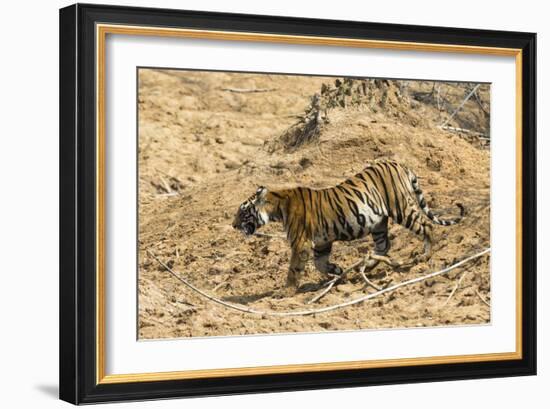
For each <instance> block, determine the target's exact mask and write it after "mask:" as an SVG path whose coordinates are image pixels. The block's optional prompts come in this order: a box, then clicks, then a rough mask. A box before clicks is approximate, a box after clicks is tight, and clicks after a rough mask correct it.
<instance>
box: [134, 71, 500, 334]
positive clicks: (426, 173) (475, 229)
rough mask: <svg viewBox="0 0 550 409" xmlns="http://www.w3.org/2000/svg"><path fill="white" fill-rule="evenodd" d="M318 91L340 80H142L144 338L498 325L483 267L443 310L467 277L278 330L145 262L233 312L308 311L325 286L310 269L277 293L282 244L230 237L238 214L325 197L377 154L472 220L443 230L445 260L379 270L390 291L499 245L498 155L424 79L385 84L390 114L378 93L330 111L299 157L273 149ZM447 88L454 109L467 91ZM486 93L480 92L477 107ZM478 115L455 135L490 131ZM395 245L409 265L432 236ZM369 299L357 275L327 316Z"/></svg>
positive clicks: (276, 229) (277, 229)
mask: <svg viewBox="0 0 550 409" xmlns="http://www.w3.org/2000/svg"><path fill="white" fill-rule="evenodd" d="M323 84H334V78H322V77H296V76H283V75H257V74H227V73H204V72H189V71H165V70H140V74H139V337H140V338H166V337H188V336H210V335H242V334H257V333H278V332H298V331H299V332H301V331H309V332H321V331H332V330H355V329H364V328H388V327H392V328H393V327H416V326H436V325H460V324H474V323H486V322H488V321H489V319H490V308H489V307H488V306H487V305H486V304H485V302H489V301H490V276H489V257H488V256H484V257H482V258H480V259H478V260H477V261H476V262H473V263H471V264H469V267H468V269H467V270H468V271H469V273H468V274H467V276H466V277H465V278H464V279H463V280H462V282H461V286H460V288H459V289H458V291H457V292H456V293H455V295H454V296H453V298H452V299H451V300H450V301H449V302H448V303H447V304H446V305H444V304H445V301H446V299H447V297H448V295H449V293H450V292H451V290H452V289H453V287H454V286H455V284H456V282H457V279H458V278H459V277H460V276H461V275H462V274H464V272H465V271H466V270H465V269H456V270H454V271H453V272H451V273H449V274H448V275H446V276H442V277H438V278H434V279H432V280H428V281H425V282H421V283H418V284H415V285H413V286H410V287H404V288H401V289H399V290H398V291H396V292H393V293H391V294H388V295H384V296H381V297H379V298H376V299H373V300H372V301H368V302H366V303H363V304H359V305H357V306H353V307H349V308H345V309H339V310H336V311H333V312H330V313H327V314H320V315H315V316H304V317H284V318H277V317H265V316H255V315H249V314H244V313H239V312H236V311H232V310H228V309H226V308H224V307H222V306H219V305H217V304H213V303H211V302H209V301H207V300H206V299H204V298H202V297H200V296H197V295H196V294H195V293H192V292H190V291H189V290H188V289H187V288H185V287H184V286H182V285H181V283H179V282H178V281H177V280H175V279H174V278H173V277H171V276H170V275H169V274H167V273H166V272H165V271H163V268H162V267H161V266H160V265H159V264H158V263H157V262H156V261H155V260H153V259H152V258H151V257H149V256H148V255H147V253H146V251H147V250H151V251H153V252H154V253H155V254H156V255H157V256H158V257H159V258H161V259H162V260H164V261H165V262H167V263H169V265H170V266H171V267H172V268H173V270H174V271H177V272H178V273H179V274H181V275H182V276H183V277H185V278H186V279H188V280H189V281H191V282H193V283H194V284H195V285H196V286H197V287H199V288H201V289H203V290H205V291H208V292H209V293H211V294H213V295H215V296H217V297H219V298H221V299H223V300H226V301H230V302H234V303H240V304H244V305H247V306H249V307H251V308H255V309H260V310H268V309H269V310H274V311H290V310H293V309H304V307H305V304H306V302H307V300H309V299H310V298H311V297H312V296H313V295H314V294H315V292H314V291H315V290H317V289H318V288H319V285H320V284H321V283H322V282H323V281H324V280H326V277H324V276H322V275H321V274H320V273H318V272H317V271H316V270H315V268H314V267H313V264H312V263H311V262H310V263H308V265H307V268H306V271H305V272H304V274H303V276H302V278H301V287H300V291H299V292H298V293H297V294H296V295H295V296H294V297H288V298H278V297H276V296H275V294H276V292H277V290H278V289H280V288H282V287H283V286H284V283H285V279H286V270H287V268H288V262H289V254H290V250H289V246H288V244H287V243H286V241H285V240H284V239H282V238H278V237H255V236H254V237H251V238H244V237H243V235H242V234H241V233H239V232H237V231H235V230H233V229H232V228H231V221H232V218H233V215H234V213H235V212H236V210H237V208H238V206H239V204H240V203H241V202H242V201H243V200H245V199H246V198H247V197H248V196H250V194H252V193H253V192H254V191H255V189H256V187H257V186H258V185H265V186H268V187H270V188H281V187H290V186H297V185H304V186H309V187H316V188H321V187H328V186H332V185H334V184H336V183H338V182H340V181H342V180H343V179H345V178H346V177H347V176H350V175H353V174H354V173H356V172H358V171H360V170H361V169H362V168H363V167H364V165H365V163H366V161H368V160H372V159H376V158H393V159H395V160H397V161H400V162H402V163H403V164H405V165H406V166H408V167H410V168H411V169H413V170H414V171H415V173H416V174H417V175H418V176H419V177H420V185H421V187H422V188H423V190H424V192H425V196H426V199H427V200H428V204H429V206H430V207H431V208H432V209H434V210H436V211H438V212H439V213H441V214H442V215H445V214H452V215H454V214H456V207H455V206H454V203H456V202H457V201H460V202H461V203H463V204H464V205H465V206H466V209H467V216H466V218H465V219H464V220H463V222H462V223H460V224H459V225H457V226H453V227H448V228H443V227H435V228H434V231H435V237H436V240H435V245H434V254H433V257H432V259H431V260H430V261H429V262H428V263H421V264H418V265H416V266H414V267H413V268H411V269H410V270H408V271H406V272H403V273H397V272H393V271H391V269H390V268H388V267H387V266H379V267H377V268H376V269H375V270H373V271H372V272H371V274H370V278H371V279H372V280H373V281H375V282H377V283H379V284H380V285H386V284H388V283H390V282H391V283H397V282H400V281H403V280H407V279H410V278H414V277H418V276H420V275H422V274H423V273H424V272H429V271H435V270H439V269H440V268H442V267H444V266H447V265H450V264H452V263H453V262H456V261H458V260H460V259H461V258H463V257H465V256H467V255H471V254H474V253H477V252H479V251H481V250H482V249H484V248H486V247H488V246H489V219H490V197H489V192H490V185H489V174H490V173H489V170H490V154H489V150H488V149H487V148H486V146H485V144H484V143H479V141H477V140H476V141H474V142H473V143H472V141H468V140H466V139H464V138H461V137H460V134H457V133H455V132H449V131H446V130H442V129H440V128H438V126H437V125H439V124H441V118H443V119H445V118H447V117H448V116H449V115H450V113H452V107H447V108H444V110H443V111H442V110H441V105H442V104H440V106H439V107H438V106H437V103H436V102H433V101H431V99H430V98H425V99H424V100H422V98H420V97H418V95H421V93H426V92H429V90H430V84H429V83H418V82H411V81H409V82H407V83H404V82H397V81H390V82H388V84H386V85H387V99H386V102H385V103H384V106H382V105H381V97H380V95H383V92H384V86H383V85H381V86H380V87H377V88H378V89H377V90H375V91H373V92H376V93H377V94H376V96H375V97H374V101H375V103H374V105H372V106H371V105H370V103H360V104H350V105H347V104H346V106H334V107H332V108H331V110H330V112H329V114H328V115H329V116H328V118H329V120H328V121H324V122H323V124H322V128H321V130H320V132H319V134H318V137H317V138H316V140H314V141H310V143H305V144H302V145H301V146H299V147H295V148H294V149H292V150H287V149H273V145H272V143H273V141H276V140H278V139H279V140H280V136H281V135H283V134H284V133H285V131H286V130H288V129H289V128H290V127H292V126H293V125H294V124H295V123H296V117H297V115H302V114H303V113H304V111H306V110H307V107H308V106H310V103H311V96H312V95H314V94H315V93H318V92H319V91H320V90H321V88H322V87H323ZM355 85H358V84H355ZM325 86H326V85H325ZM444 86H445V87H446V88H448V91H447V93H446V95H447V99H450V98H451V97H450V96H449V95H451V94H452V93H451V90H453V91H452V92H454V94H456V96H457V98H456V99H460V98H459V97H458V96H463V95H464V89H463V88H464V87H463V86H461V85H460V84H454V85H453V84H447V83H446V84H444ZM453 87H454V88H453ZM250 90H262V92H247V91H250ZM396 90H397V91H399V95H397V94H396V92H395V91H396ZM481 91H483V92H488V89H487V90H481V88H480V92H481ZM366 96H368V94H366ZM486 97H487V95H485V94H483V93H481V94H480V100H482V101H483V98H486ZM419 99H420V100H419ZM369 101H370V100H369ZM458 103H460V101H459V102H458ZM458 103H457V104H456V105H458ZM474 104H476V105H477V103H475V102H473V101H468V103H467V104H465V106H464V110H465V112H464V113H463V114H462V113H461V116H458V115H457V116H456V117H455V118H454V119H453V121H451V122H449V124H450V125H452V126H456V127H459V125H464V124H465V123H460V122H458V121H459V120H464V118H469V121H470V123H469V126H470V129H473V127H474V126H475V127H476V128H475V129H477V130H479V129H482V128H483V126H484V125H483V121H481V120H478V121H477V122H475V123H474V119H473V118H475V117H476V115H478V116H479V118H483V114H478V113H476V112H477V111H476V112H474V113H472V112H473V111H475V110H479V109H478V108H476V109H474V107H475V105H474ZM466 111H467V112H466ZM470 111H472V112H470ZM486 132H487V131H486ZM281 229H282V227H281V225H278V224H271V225H268V226H266V227H265V229H264V230H263V231H264V232H266V233H271V234H273V235H275V236H277V235H281V234H282V232H281ZM390 237H391V239H392V251H391V255H392V257H395V258H397V259H401V260H408V259H410V257H413V256H414V255H416V254H417V253H418V252H421V251H422V243H421V240H419V239H418V238H417V237H415V236H414V235H412V234H411V233H409V232H408V231H407V230H406V229H404V228H402V227H400V226H396V225H392V226H391V229H390ZM371 248H372V241H371V239H370V238H367V239H365V240H361V241H356V242H352V243H337V244H336V245H335V248H334V251H333V259H334V261H335V262H337V263H338V264H340V265H341V266H344V267H345V266H348V265H351V264H352V263H354V262H356V261H358V260H359V259H360V258H361V257H362V256H364V254H365V253H366V252H367V251H368V250H369V249H371ZM370 291H372V289H368V288H364V285H363V281H362V279H361V277H360V276H359V275H357V274H350V275H349V280H347V281H346V282H344V283H342V284H340V285H338V286H336V288H335V289H333V290H332V291H331V292H330V293H329V294H327V295H326V296H325V297H324V298H322V299H321V300H320V301H319V302H318V303H317V304H316V305H318V306H325V305H332V304H337V303H341V302H343V301H344V300H348V299H350V297H353V298H355V297H359V296H361V295H362V294H366V293H368V292H370Z"/></svg>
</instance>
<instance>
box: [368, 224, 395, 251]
mask: <svg viewBox="0 0 550 409" xmlns="http://www.w3.org/2000/svg"><path fill="white" fill-rule="evenodd" d="M371 235H372V239H373V240H374V253H375V254H377V255H379V256H385V255H386V254H388V251H390V247H391V243H390V240H389V238H388V218H387V217H384V218H382V220H381V221H380V222H379V223H377V224H376V225H375V226H374V227H373V228H372V231H371Z"/></svg>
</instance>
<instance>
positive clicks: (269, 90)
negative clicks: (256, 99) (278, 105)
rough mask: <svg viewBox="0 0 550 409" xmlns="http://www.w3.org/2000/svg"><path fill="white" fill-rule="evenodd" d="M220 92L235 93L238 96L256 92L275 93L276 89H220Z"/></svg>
mask: <svg viewBox="0 0 550 409" xmlns="http://www.w3.org/2000/svg"><path fill="white" fill-rule="evenodd" d="M222 91H227V92H236V93H238V94H252V93H256V92H271V91H277V88H222Z"/></svg>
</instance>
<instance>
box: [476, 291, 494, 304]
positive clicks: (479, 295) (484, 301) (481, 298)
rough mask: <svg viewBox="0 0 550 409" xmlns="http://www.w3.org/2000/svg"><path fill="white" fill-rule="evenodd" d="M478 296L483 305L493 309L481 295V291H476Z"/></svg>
mask: <svg viewBox="0 0 550 409" xmlns="http://www.w3.org/2000/svg"><path fill="white" fill-rule="evenodd" d="M476 294H477V296H478V297H479V299H480V300H481V301H483V303H484V304H485V305H486V306H487V307H489V308H490V307H491V304H489V303H488V302H487V300H486V299H485V298H483V296H482V295H481V294H480V293H479V290H476Z"/></svg>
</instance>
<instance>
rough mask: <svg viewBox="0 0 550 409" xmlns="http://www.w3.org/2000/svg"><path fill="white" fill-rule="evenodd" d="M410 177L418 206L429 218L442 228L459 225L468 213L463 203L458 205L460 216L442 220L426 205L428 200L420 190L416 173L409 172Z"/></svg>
mask: <svg viewBox="0 0 550 409" xmlns="http://www.w3.org/2000/svg"><path fill="white" fill-rule="evenodd" d="M409 177H410V181H411V186H412V189H413V192H414V194H415V196H416V200H417V201H418V205H419V206H420V208H421V209H422V211H423V212H424V213H425V214H426V216H428V218H429V219H430V220H431V221H432V222H433V223H435V224H439V225H441V226H452V225H453V224H457V223H459V222H460V221H461V220H462V219H463V218H464V215H465V213H466V210H465V209H464V206H463V205H462V203H457V204H456V205H457V206H458V208H459V209H460V216H458V217H455V218H454V219H450V220H442V219H440V218H439V217H437V216H436V215H435V214H434V213H433V212H432V210H431V209H430V208H429V207H428V204H427V203H426V200H425V199H424V195H423V194H422V190H421V189H420V186H419V185H418V178H417V177H416V175H415V174H414V173H412V172H411V171H410V170H409Z"/></svg>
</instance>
